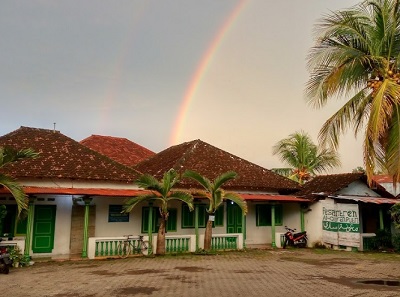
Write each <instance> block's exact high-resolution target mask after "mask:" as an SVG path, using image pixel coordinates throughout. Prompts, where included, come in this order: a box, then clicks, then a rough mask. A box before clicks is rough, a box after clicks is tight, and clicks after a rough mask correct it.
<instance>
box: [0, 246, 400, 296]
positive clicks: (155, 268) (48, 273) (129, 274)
mask: <svg viewBox="0 0 400 297" xmlns="http://www.w3.org/2000/svg"><path fill="white" fill-rule="evenodd" d="M360 281H361V282H360ZM362 281H367V282H369V283H370V284H363V283H362ZM399 282H400V256H399V255H390V254H372V255H368V254H367V255H365V254H362V253H351V252H340V251H325V250H322V251H314V250H298V249H292V250H250V251H246V252H244V251H243V252H227V253H221V254H218V255H210V256H205V255H181V256H166V257H153V258H145V257H135V258H130V259H109V260H85V261H64V262H36V263H35V264H34V265H33V266H31V267H26V268H14V269H12V270H11V271H10V274H9V275H4V274H0V283H1V294H0V295H1V296H55V297H72V296H80V297H92V296H107V297H110V296H215V297H216V296H230V297H232V296H235V297H237V296H246V297H249V296H271V297H273V296H289V297H291V296H324V297H328V296H337V297H350V296H363V297H364V296H382V297H388V296H400V286H398V285H399Z"/></svg>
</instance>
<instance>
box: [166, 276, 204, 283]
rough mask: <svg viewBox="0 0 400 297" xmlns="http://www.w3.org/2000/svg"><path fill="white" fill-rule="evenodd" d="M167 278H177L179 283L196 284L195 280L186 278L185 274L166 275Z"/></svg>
mask: <svg viewBox="0 0 400 297" xmlns="http://www.w3.org/2000/svg"><path fill="white" fill-rule="evenodd" d="M165 279H167V280H179V281H181V283H186V284H197V283H198V282H197V281H193V280H188V279H187V277H185V276H167V277H165Z"/></svg>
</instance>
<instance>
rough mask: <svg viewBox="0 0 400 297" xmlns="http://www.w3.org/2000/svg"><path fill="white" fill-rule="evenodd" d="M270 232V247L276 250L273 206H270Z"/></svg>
mask: <svg viewBox="0 0 400 297" xmlns="http://www.w3.org/2000/svg"><path fill="white" fill-rule="evenodd" d="M271 232H272V243H271V245H272V247H273V248H276V241H275V204H271Z"/></svg>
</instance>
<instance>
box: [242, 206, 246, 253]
mask: <svg viewBox="0 0 400 297" xmlns="http://www.w3.org/2000/svg"><path fill="white" fill-rule="evenodd" d="M242 233H243V248H244V249H245V248H246V215H245V214H244V211H242Z"/></svg>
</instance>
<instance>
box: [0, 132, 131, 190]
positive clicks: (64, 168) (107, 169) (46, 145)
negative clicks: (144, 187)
mask: <svg viewBox="0 0 400 297" xmlns="http://www.w3.org/2000/svg"><path fill="white" fill-rule="evenodd" d="M0 146H10V147H13V148H15V149H18V150H19V149H24V148H32V149H34V150H35V151H36V152H39V153H40V155H39V157H38V158H36V159H30V160H23V161H21V162H17V163H14V164H9V165H7V166H5V167H4V168H2V172H4V173H6V174H10V175H12V176H14V177H16V178H60V179H78V180H101V181H104V180H110V181H126V182H130V181H133V180H135V179H136V178H137V177H138V173H137V172H136V171H134V170H133V169H131V168H128V167H126V166H124V165H121V164H119V163H117V162H115V161H113V160H111V159H110V158H108V157H106V156H104V155H102V154H100V153H97V152H95V151H93V150H91V149H89V148H87V147H86V146H84V145H82V144H80V143H79V142H77V141H75V140H73V139H71V138H69V137H67V136H65V135H63V134H61V133H60V132H59V131H55V130H47V129H38V128H30V127H21V128H19V129H17V130H15V131H13V132H11V133H8V134H6V135H3V136H1V137H0Z"/></svg>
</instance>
